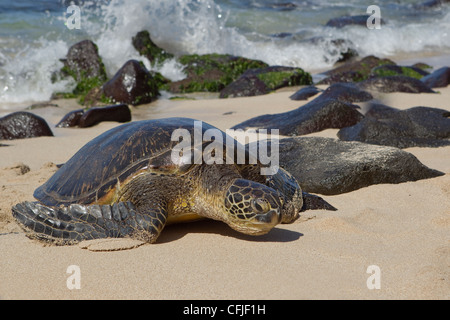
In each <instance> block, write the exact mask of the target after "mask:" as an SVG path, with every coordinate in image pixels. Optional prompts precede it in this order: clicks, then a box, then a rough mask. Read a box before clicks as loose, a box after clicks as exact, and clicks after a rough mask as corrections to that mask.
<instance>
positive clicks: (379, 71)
mask: <svg viewBox="0 0 450 320" xmlns="http://www.w3.org/2000/svg"><path fill="white" fill-rule="evenodd" d="M428 74H430V73H429V72H427V71H425V70H423V69H421V68H418V67H414V66H398V65H392V64H384V65H381V66H379V67H375V68H373V69H372V71H371V72H370V75H369V77H386V76H408V77H412V78H416V79H421V78H422V77H423V76H426V75H428Z"/></svg>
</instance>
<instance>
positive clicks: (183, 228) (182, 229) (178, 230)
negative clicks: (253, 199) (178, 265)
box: [156, 220, 303, 244]
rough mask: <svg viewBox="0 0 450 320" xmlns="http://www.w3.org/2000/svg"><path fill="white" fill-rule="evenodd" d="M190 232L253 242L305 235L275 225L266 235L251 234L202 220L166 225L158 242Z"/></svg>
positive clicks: (281, 240) (286, 240) (173, 239)
mask: <svg viewBox="0 0 450 320" xmlns="http://www.w3.org/2000/svg"><path fill="white" fill-rule="evenodd" d="M280 226H282V225H280ZM190 233H201V234H219V235H221V236H224V237H233V238H236V239H239V240H244V241H252V242H292V241H296V240H298V239H300V237H302V236H303V234H302V233H300V232H296V231H291V230H286V229H282V227H281V228H280V227H275V228H274V229H272V230H271V231H270V232H269V233H267V234H265V235H260V236H251V235H247V234H243V233H240V232H237V231H235V230H233V229H231V228H230V227H229V226H227V225H226V224H225V223H223V222H219V221H214V220H201V221H196V222H186V223H179V224H174V225H169V226H166V227H165V228H164V230H163V232H162V233H161V235H160V236H159V237H158V240H157V241H156V243H157V244H163V243H168V242H172V241H176V240H179V239H181V238H183V237H184V236H186V235H187V234H190Z"/></svg>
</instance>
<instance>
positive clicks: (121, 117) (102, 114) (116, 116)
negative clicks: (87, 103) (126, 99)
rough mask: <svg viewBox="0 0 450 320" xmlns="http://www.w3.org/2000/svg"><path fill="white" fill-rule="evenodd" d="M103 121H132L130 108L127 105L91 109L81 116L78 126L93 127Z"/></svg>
mask: <svg viewBox="0 0 450 320" xmlns="http://www.w3.org/2000/svg"><path fill="white" fill-rule="evenodd" d="M102 121H116V122H128V121H131V112H130V108H128V105H126V104H119V105H114V106H107V107H97V108H90V109H88V110H87V111H85V112H84V114H83V115H82V116H81V118H80V121H79V123H78V126H79V127H80V128H87V127H92V126H94V125H96V124H97V123H100V122H102Z"/></svg>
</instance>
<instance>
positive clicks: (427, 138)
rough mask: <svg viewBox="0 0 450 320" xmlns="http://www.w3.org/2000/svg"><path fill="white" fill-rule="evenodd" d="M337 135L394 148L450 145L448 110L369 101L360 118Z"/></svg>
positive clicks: (449, 113)
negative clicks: (394, 105) (402, 108)
mask: <svg viewBox="0 0 450 320" xmlns="http://www.w3.org/2000/svg"><path fill="white" fill-rule="evenodd" d="M338 137H339V139H341V140H343V141H361V142H365V143H370V144H377V145H385V146H393V147H397V148H409V147H440V146H445V145H450V112H448V111H446V110H443V109H436V108H429V107H414V108H410V109H407V110H398V109H395V108H391V107H387V106H383V105H373V106H372V107H371V108H370V109H369V110H368V111H367V113H366V117H365V118H364V119H363V120H361V121H360V122H358V123H357V124H355V125H353V126H350V127H347V128H342V129H341V130H339V132H338Z"/></svg>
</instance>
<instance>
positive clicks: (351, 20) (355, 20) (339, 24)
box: [326, 15, 384, 28]
mask: <svg viewBox="0 0 450 320" xmlns="http://www.w3.org/2000/svg"><path fill="white" fill-rule="evenodd" d="M369 17H370V15H357V16H344V17H339V18H333V19H330V20H328V22H327V23H326V26H327V27H335V28H343V27H345V26H348V25H358V26H364V27H366V26H367V19H369ZM380 22H381V23H382V24H383V23H384V20H383V19H380Z"/></svg>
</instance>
